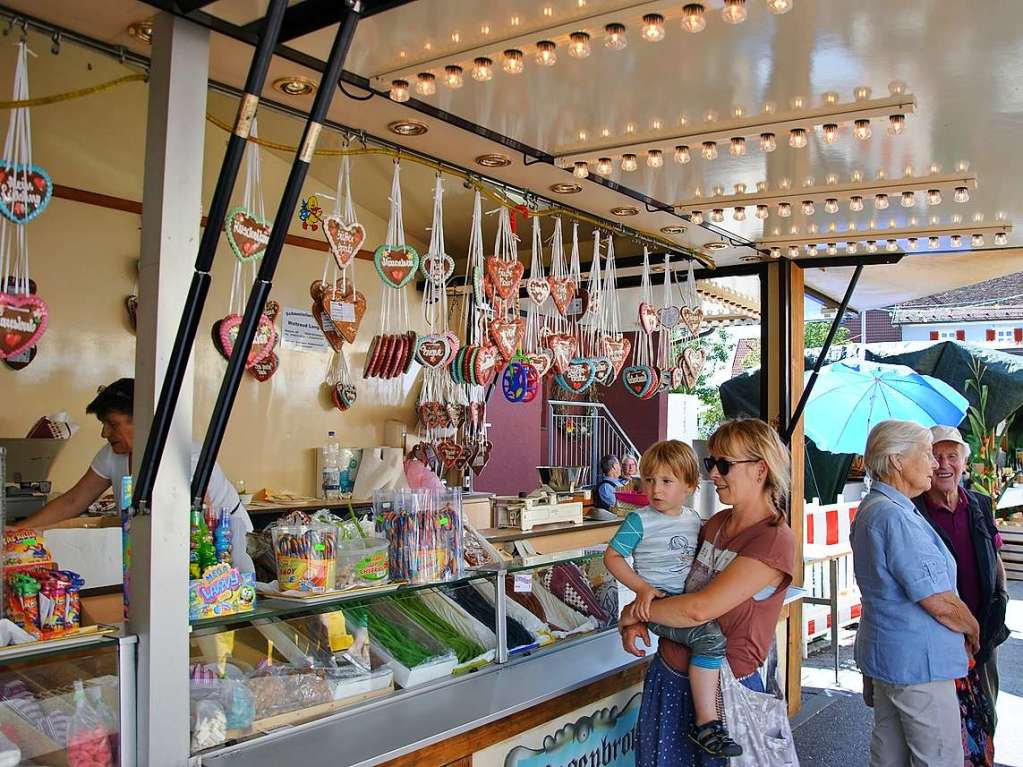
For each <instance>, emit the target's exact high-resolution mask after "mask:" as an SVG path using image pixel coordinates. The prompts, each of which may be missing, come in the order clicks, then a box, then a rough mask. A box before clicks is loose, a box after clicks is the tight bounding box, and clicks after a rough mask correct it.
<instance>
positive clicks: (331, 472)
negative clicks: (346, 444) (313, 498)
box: [321, 431, 341, 501]
mask: <svg viewBox="0 0 1023 767" xmlns="http://www.w3.org/2000/svg"><path fill="white" fill-rule="evenodd" d="M322 471H323V473H322V476H321V482H322V487H323V497H324V499H325V500H328V501H336V500H339V499H340V498H341V444H340V443H339V442H338V441H337V436H336V435H335V434H334V432H333V431H328V432H327V444H326V445H324V447H323V470H322Z"/></svg>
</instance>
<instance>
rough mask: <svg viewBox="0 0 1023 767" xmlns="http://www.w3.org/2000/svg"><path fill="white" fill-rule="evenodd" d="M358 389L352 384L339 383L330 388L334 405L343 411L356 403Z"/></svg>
mask: <svg viewBox="0 0 1023 767" xmlns="http://www.w3.org/2000/svg"><path fill="white" fill-rule="evenodd" d="M356 394H357V393H356V390H355V387H354V386H353V385H352V384H343V383H338V384H336V385H335V386H333V387H332V388H331V390H330V399H331V401H332V402H333V403H334V407H336V408H337V409H338V410H340V411H341V412H342V413H343V412H345V411H346V410H348V409H349V408H350V407H352V405H354V404H355V399H356Z"/></svg>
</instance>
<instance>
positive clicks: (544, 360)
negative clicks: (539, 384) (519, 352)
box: [525, 349, 554, 378]
mask: <svg viewBox="0 0 1023 767" xmlns="http://www.w3.org/2000/svg"><path fill="white" fill-rule="evenodd" d="M525 357H526V362H528V363H529V364H530V365H532V366H533V367H534V368H536V374H537V375H538V376H540V378H543V377H544V376H545V375H547V371H548V370H550V369H551V365H553V364H554V352H552V351H551V350H550V349H541V350H540V351H538V352H537V353H536V354H527V355H525Z"/></svg>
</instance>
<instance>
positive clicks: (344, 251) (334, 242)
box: [323, 216, 366, 270]
mask: <svg viewBox="0 0 1023 767" xmlns="http://www.w3.org/2000/svg"><path fill="white" fill-rule="evenodd" d="M323 236H324V238H326V240H327V247H329V248H330V253H331V255H333V256H334V260H335V261H336V262H337V265H338V266H339V267H340V268H341V269H342V270H343V269H346V268H348V265H349V264H350V263H352V260H353V259H354V258H355V256H356V255H357V254H358V252H359V248H361V247H362V243H364V242H365V241H366V230H365V229H364V228H363V226H362V224H346V223H345V222H344V221H342V220H341V219H340V218H338V217H337V216H327V217H326V218H324V219H323Z"/></svg>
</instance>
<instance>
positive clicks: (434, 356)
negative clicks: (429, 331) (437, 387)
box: [416, 335, 451, 370]
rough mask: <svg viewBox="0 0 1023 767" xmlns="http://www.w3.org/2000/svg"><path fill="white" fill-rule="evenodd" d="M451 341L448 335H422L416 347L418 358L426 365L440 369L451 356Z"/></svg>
mask: <svg viewBox="0 0 1023 767" xmlns="http://www.w3.org/2000/svg"><path fill="white" fill-rule="evenodd" d="M450 343H451V340H450V339H449V338H448V337H447V336H446V335H429V336H421V337H420V339H419V344H418V346H417V348H416V360H417V361H418V362H419V364H420V365H423V366H424V367H428V368H432V369H434V370H437V369H440V368H442V367H444V366H445V365H447V364H448V361H449V360H450V358H451V346H450Z"/></svg>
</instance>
